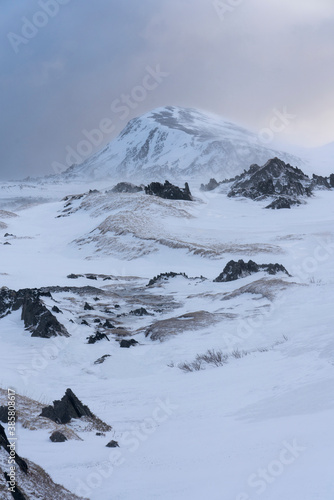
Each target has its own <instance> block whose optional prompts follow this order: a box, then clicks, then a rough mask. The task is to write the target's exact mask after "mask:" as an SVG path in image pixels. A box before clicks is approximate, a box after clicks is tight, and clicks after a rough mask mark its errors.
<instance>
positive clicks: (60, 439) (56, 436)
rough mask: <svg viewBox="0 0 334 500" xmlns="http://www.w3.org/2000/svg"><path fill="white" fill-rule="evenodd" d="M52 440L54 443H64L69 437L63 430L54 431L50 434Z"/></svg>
mask: <svg viewBox="0 0 334 500" xmlns="http://www.w3.org/2000/svg"><path fill="white" fill-rule="evenodd" d="M50 440H51V441H52V442H53V443H64V442H65V441H67V437H66V436H64V434H63V433H62V432H59V431H54V432H53V433H52V434H51V436H50Z"/></svg>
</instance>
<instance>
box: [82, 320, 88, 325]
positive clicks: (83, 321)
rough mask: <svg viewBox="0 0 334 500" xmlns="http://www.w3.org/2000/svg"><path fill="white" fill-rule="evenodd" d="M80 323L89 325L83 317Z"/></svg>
mask: <svg viewBox="0 0 334 500" xmlns="http://www.w3.org/2000/svg"><path fill="white" fill-rule="evenodd" d="M81 324H82V325H86V326H89V323H87V321H86V320H85V319H83V320H82V321H81Z"/></svg>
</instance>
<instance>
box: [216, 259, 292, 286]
mask: <svg viewBox="0 0 334 500" xmlns="http://www.w3.org/2000/svg"><path fill="white" fill-rule="evenodd" d="M260 271H265V272H267V273H268V274H277V273H279V272H282V273H285V274H287V275H288V276H290V274H289V273H288V271H287V270H286V269H285V267H284V266H282V265H281V264H256V262H253V261H252V260H249V261H248V262H244V261H243V260H242V259H240V260H238V262H236V261H234V260H230V261H229V262H228V263H227V264H226V266H225V267H224V270H223V272H222V273H221V274H220V275H219V276H218V277H217V278H216V279H214V280H213V281H215V282H219V283H221V282H228V281H234V280H237V279H239V278H245V277H246V276H250V275H251V274H254V273H258V272H260Z"/></svg>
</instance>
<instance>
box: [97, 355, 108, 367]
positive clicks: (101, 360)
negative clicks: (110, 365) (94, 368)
mask: <svg viewBox="0 0 334 500" xmlns="http://www.w3.org/2000/svg"><path fill="white" fill-rule="evenodd" d="M110 357H111V356H110V354H104V355H103V356H101V357H100V358H98V359H97V360H96V361H94V365H101V364H102V363H104V362H105V360H106V359H107V358H110Z"/></svg>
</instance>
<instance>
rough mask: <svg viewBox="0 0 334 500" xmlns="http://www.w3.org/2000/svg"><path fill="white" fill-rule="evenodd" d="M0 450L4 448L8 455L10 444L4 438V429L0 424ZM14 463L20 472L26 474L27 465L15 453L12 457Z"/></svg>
mask: <svg viewBox="0 0 334 500" xmlns="http://www.w3.org/2000/svg"><path fill="white" fill-rule="evenodd" d="M0 448H4V450H5V451H6V452H7V453H8V454H9V453H10V442H9V441H8V438H7V436H6V432H5V429H4V427H3V426H2V425H1V424H0ZM14 459H15V462H16V463H17V465H18V466H19V467H20V469H21V471H22V472H24V473H25V474H27V473H28V465H27V462H26V461H25V460H23V458H21V457H19V455H18V454H17V453H16V452H15V455H14Z"/></svg>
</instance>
